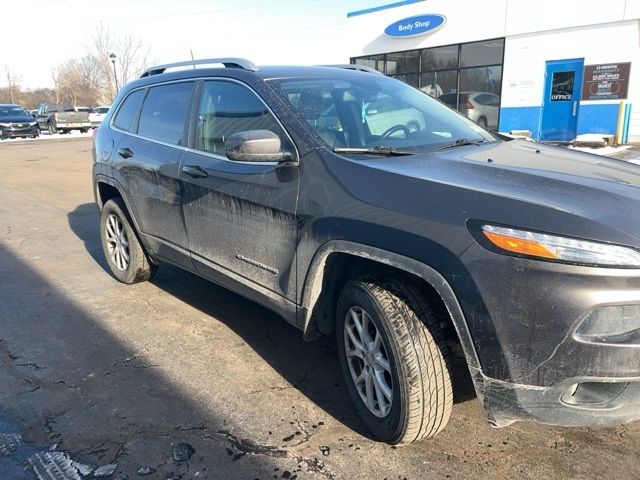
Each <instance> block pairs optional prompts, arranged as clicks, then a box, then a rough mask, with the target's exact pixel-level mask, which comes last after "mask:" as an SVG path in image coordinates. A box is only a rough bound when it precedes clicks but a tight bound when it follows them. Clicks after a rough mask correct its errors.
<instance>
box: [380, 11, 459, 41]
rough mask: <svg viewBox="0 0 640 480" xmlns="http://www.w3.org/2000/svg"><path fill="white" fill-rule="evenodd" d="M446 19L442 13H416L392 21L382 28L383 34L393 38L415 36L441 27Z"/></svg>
mask: <svg viewBox="0 0 640 480" xmlns="http://www.w3.org/2000/svg"><path fill="white" fill-rule="evenodd" d="M446 21H447V17H445V16H444V15H438V14H429V15H416V16H414V17H408V18H403V19H402V20H398V21H397V22H393V23H392V24H391V25H389V26H388V27H387V28H385V29H384V34H385V35H387V36H388V37H394V38H407V37H417V36H418V35H424V34H426V33H431V32H433V31H435V30H437V29H439V28H441V27H442V26H443V25H444V24H445V23H446Z"/></svg>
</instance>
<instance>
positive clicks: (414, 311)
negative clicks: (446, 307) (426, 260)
mask: <svg viewBox="0 0 640 480" xmlns="http://www.w3.org/2000/svg"><path fill="white" fill-rule="evenodd" d="M444 324H445V323H444V320H443V319H442V318H441V315H439V314H438V313H436V312H435V311H434V310H433V309H432V308H431V307H430V305H429V303H428V301H427V300H426V298H425V297H424V296H423V295H422V294H421V293H420V292H419V291H418V290H417V289H416V288H414V287H412V286H411V285H409V284H408V283H407V282H404V281H400V280H397V279H393V278H375V277H363V278H359V279H355V280H352V281H350V282H348V283H347V284H346V285H345V287H344V288H343V290H342V293H341V294H340V298H339V300H338V308H337V319H336V336H337V343H338V354H339V356H340V363H341V366H342V372H343V375H344V377H345V381H346V383H347V388H348V390H349V394H350V396H351V398H352V400H353V401H354V403H355V406H356V409H357V411H358V413H359V415H360V417H361V418H362V420H363V421H364V423H365V425H366V426H367V427H368V429H369V430H370V431H371V433H372V434H373V435H374V437H375V438H377V439H378V440H381V441H385V442H388V443H391V444H407V443H412V442H415V441H417V440H420V439H423V438H429V437H432V436H434V435H436V434H437V433H438V432H439V431H441V430H442V429H443V428H444V426H445V425H446V423H447V421H448V420H449V416H450V414H451V408H452V404H453V389H452V386H451V378H450V373H449V368H448V348H447V345H446V343H445V340H444V334H443V325H444Z"/></svg>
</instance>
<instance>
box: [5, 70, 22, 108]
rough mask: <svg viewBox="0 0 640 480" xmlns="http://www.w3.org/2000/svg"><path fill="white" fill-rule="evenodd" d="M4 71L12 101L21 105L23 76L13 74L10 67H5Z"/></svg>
mask: <svg viewBox="0 0 640 480" xmlns="http://www.w3.org/2000/svg"><path fill="white" fill-rule="evenodd" d="M4 71H5V74H6V78H7V87H8V89H9V98H10V101H11V103H15V102H18V103H20V83H21V82H22V75H19V74H16V73H13V72H11V69H10V68H9V66H8V65H5V66H4Z"/></svg>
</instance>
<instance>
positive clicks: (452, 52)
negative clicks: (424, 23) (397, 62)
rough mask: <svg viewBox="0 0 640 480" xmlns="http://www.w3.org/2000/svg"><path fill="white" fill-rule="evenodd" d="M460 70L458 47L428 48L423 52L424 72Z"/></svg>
mask: <svg viewBox="0 0 640 480" xmlns="http://www.w3.org/2000/svg"><path fill="white" fill-rule="evenodd" d="M450 68H458V45H449V46H447V47H438V48H428V49H426V50H423V51H422V70H423V71H425V70H446V69H450Z"/></svg>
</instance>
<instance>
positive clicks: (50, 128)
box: [47, 122, 58, 135]
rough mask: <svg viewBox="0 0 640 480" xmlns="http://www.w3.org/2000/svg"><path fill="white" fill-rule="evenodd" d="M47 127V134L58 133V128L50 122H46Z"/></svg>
mask: <svg viewBox="0 0 640 480" xmlns="http://www.w3.org/2000/svg"><path fill="white" fill-rule="evenodd" d="M47 129H48V130H49V135H53V134H55V133H58V129H57V128H56V127H55V125H54V124H53V123H51V122H49V123H47Z"/></svg>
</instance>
